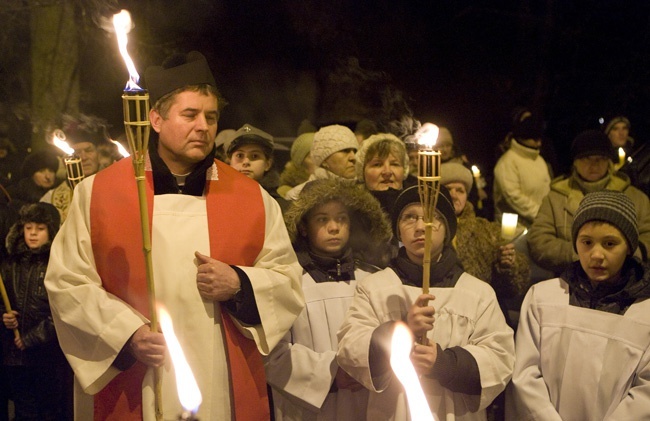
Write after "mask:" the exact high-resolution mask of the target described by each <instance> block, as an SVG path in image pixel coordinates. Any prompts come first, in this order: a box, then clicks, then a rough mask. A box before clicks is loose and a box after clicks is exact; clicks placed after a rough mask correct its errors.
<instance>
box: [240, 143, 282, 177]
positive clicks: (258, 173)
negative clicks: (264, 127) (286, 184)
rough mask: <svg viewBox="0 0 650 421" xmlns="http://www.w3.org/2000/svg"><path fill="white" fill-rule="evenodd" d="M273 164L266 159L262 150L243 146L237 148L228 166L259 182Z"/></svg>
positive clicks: (257, 147) (249, 145) (255, 146)
mask: <svg viewBox="0 0 650 421" xmlns="http://www.w3.org/2000/svg"><path fill="white" fill-rule="evenodd" d="M272 163H273V162H272V161H271V160H270V159H267V158H266V155H264V149H263V148H262V147H261V146H258V145H255V144H245V145H241V146H240V147H238V148H237V150H236V151H235V152H233V153H232V155H231V157H230V166H231V167H233V168H234V169H236V170H237V171H239V172H240V173H242V174H244V175H246V176H248V177H249V178H252V179H253V180H257V181H260V180H261V179H262V178H263V177H264V173H266V172H267V171H268V170H269V169H271V164H272Z"/></svg>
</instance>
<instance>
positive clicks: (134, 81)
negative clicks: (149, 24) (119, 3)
mask: <svg viewBox="0 0 650 421" xmlns="http://www.w3.org/2000/svg"><path fill="white" fill-rule="evenodd" d="M113 27H114V28H115V35H117V45H118V47H119V49H120V54H122V58H123V59H124V63H125V64H126V68H127V69H128V71H129V81H128V82H127V83H126V88H124V89H125V90H127V91H135V90H142V88H140V87H139V86H138V81H139V80H140V75H139V74H138V71H137V70H136V69H135V64H133V60H131V56H129V52H128V51H127V49H126V45H127V44H128V42H129V38H128V36H127V34H128V33H129V32H130V31H131V29H132V28H133V24H132V22H131V14H130V13H129V12H128V11H127V10H124V9H122V10H121V11H120V13H116V14H114V15H113Z"/></svg>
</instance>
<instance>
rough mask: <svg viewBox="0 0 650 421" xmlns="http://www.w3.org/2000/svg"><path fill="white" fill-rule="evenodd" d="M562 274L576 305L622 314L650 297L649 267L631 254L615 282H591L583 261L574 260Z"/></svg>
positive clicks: (571, 303)
mask: <svg viewBox="0 0 650 421" xmlns="http://www.w3.org/2000/svg"><path fill="white" fill-rule="evenodd" d="M560 277H561V278H562V279H563V280H565V281H566V282H567V283H568V284H569V294H570V296H569V304H570V305H573V306H577V307H584V308H591V309H594V310H600V311H605V312H607V313H614V314H621V315H622V314H625V312H626V311H627V309H628V308H629V307H630V306H631V305H632V304H634V302H636V301H643V300H645V299H647V298H650V273H649V271H648V267H647V266H645V265H643V264H641V263H640V262H639V261H637V260H636V259H634V258H632V257H628V258H627V259H626V260H625V263H624V264H623V267H622V268H621V277H620V279H619V280H618V282H616V283H614V284H610V283H602V282H601V283H599V284H598V285H596V286H595V287H594V286H592V285H591V282H590V281H589V278H588V277H587V274H586V273H585V271H584V270H583V269H582V266H581V265H580V262H574V263H572V264H571V266H569V267H568V268H567V269H566V270H565V271H564V273H563V274H562V275H561V276H560Z"/></svg>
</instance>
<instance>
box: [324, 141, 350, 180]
mask: <svg viewBox="0 0 650 421" xmlns="http://www.w3.org/2000/svg"><path fill="white" fill-rule="evenodd" d="M355 152H356V151H355V150H354V149H352V148H350V149H344V150H342V151H338V152H334V153H333V154H332V155H330V156H328V157H327V159H326V160H325V161H323V163H322V164H321V166H322V167H323V168H325V169H327V170H329V171H331V172H333V173H334V174H336V175H338V176H339V177H342V178H347V179H350V180H353V179H354V178H356V174H357V171H356V168H355V167H354V164H355V162H357V161H356V157H355Z"/></svg>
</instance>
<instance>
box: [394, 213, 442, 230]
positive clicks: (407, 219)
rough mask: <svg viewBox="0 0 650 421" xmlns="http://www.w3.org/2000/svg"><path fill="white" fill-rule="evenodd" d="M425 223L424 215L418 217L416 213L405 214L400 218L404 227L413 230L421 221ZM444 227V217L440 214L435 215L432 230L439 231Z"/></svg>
mask: <svg viewBox="0 0 650 421" xmlns="http://www.w3.org/2000/svg"><path fill="white" fill-rule="evenodd" d="M420 219H421V220H422V222H424V215H418V214H415V213H405V214H403V215H402V216H401V217H400V218H399V222H400V223H401V224H402V225H404V227H406V228H412V227H414V226H415V224H417V222H418V221H419V220H420ZM441 226H442V216H440V215H439V214H438V213H436V214H434V216H433V221H431V228H432V229H433V230H434V231H438V230H439V229H440V227H441Z"/></svg>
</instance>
